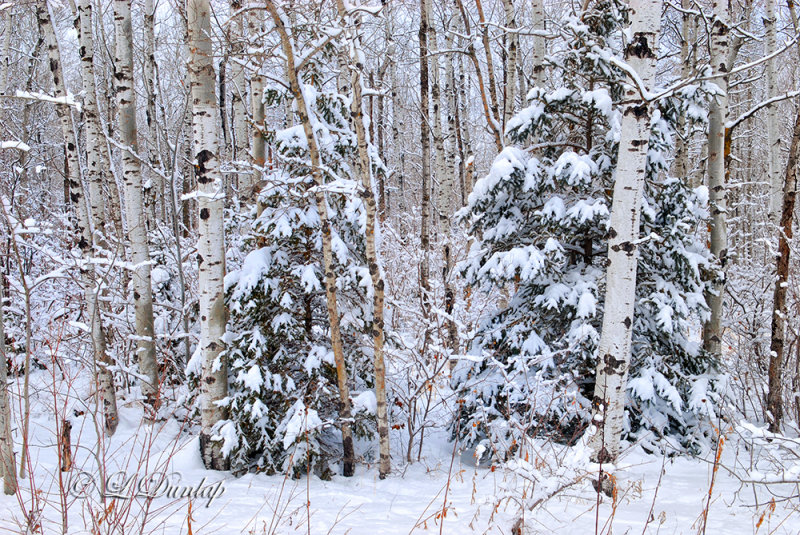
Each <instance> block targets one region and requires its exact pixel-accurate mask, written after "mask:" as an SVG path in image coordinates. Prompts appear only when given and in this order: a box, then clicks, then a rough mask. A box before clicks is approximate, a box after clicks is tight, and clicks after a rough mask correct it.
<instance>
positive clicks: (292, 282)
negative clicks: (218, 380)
mask: <svg viewBox="0 0 800 535" xmlns="http://www.w3.org/2000/svg"><path fill="white" fill-rule="evenodd" d="M321 69H322V65H319V64H315V65H313V66H312V67H311V69H310V70H309V71H307V72H306V74H305V76H304V78H305V79H304V95H305V100H306V104H307V106H308V108H309V112H310V113H309V115H310V119H311V122H312V124H313V126H314V133H315V136H316V139H317V141H318V145H319V149H320V157H321V160H322V164H323V166H324V168H325V171H326V177H325V180H326V184H325V190H326V198H327V203H328V217H329V221H330V224H331V227H332V228H331V230H332V236H333V253H334V255H333V256H334V268H335V271H336V280H337V298H338V305H339V310H340V313H341V332H342V338H343V342H344V343H343V346H344V352H345V357H346V362H347V374H348V378H349V386H350V389H351V394H352V397H353V398H354V399H355V403H354V405H355V406H354V418H355V427H354V429H355V432H356V434H357V435H360V436H366V435H367V434H372V433H373V432H374V423H373V417H372V415H373V414H374V411H375V397H374V393H373V392H372V390H371V388H372V387H373V384H372V381H373V379H372V377H373V368H372V366H373V364H372V355H371V350H370V351H366V350H365V349H366V348H367V347H369V346H370V345H371V338H370V334H369V332H370V326H371V322H372V312H371V306H370V303H371V302H372V286H371V283H370V273H369V270H368V268H367V262H366V256H365V255H366V249H365V238H364V233H365V230H366V212H365V208H364V204H363V202H362V200H361V198H360V196H359V194H358V192H359V187H360V184H359V182H358V175H357V174H356V173H355V170H354V169H353V167H352V165H353V163H354V162H355V158H356V157H357V153H356V151H357V140H356V136H355V133H354V132H353V131H352V130H351V129H350V125H349V120H348V116H349V113H350V111H349V110H350V102H349V100H348V99H347V98H345V97H344V96H342V95H341V94H339V93H337V92H336V89H335V87H333V85H334V84H335V79H333V80H332V82H333V83H331V84H330V85H327V84H326V85H325V86H320V85H318V82H319V80H323V79H326V77H325V76H322V75H321V72H320V70H321ZM327 79H331V77H327ZM266 96H267V103H268V105H276V106H279V105H282V104H280V101H282V100H285V99H286V98H290V97H288V96H287V95H286V94H284V90H283V89H281V88H278V89H268V90H267V91H266ZM273 141H274V145H275V150H276V156H277V164H278V165H277V169H276V170H275V171H273V172H271V173H268V174H267V175H266V176H265V178H264V180H265V186H264V188H263V190H262V191H261V193H260V197H259V205H260V206H261V207H262V208H263V212H262V213H261V215H260V216H259V217H258V218H257V219H256V221H255V222H254V223H253V226H252V235H251V240H250V241H251V244H252V245H253V246H254V247H255V250H253V251H252V252H251V253H250V254H248V256H247V257H246V258H245V260H244V262H243V265H242V268H241V269H239V270H238V271H235V272H232V273H231V274H230V275H229V276H228V278H227V279H226V287H227V295H228V302H229V306H230V313H231V326H230V329H231V333H229V338H230V345H229V350H228V351H229V353H228V354H229V359H230V362H231V367H230V385H231V386H230V388H231V394H230V418H231V423H232V425H233V426H234V430H235V437H232V438H231V440H230V444H229V446H228V448H229V450H230V455H231V462H232V467H233V469H234V470H246V469H252V468H256V469H259V470H266V471H267V472H274V471H284V470H287V469H293V470H294V472H295V473H299V472H302V471H305V470H307V469H308V468H309V467H311V469H312V470H314V471H315V472H317V473H318V474H320V475H322V476H323V477H325V476H329V475H330V474H331V468H330V466H329V465H330V462H331V461H335V460H337V459H338V458H340V457H341V447H342V444H341V435H340V433H339V432H338V430H337V427H338V421H339V417H340V416H339V410H340V406H341V402H340V399H339V392H338V390H337V375H336V367H335V362H334V355H333V352H332V347H331V340H330V333H329V321H328V314H327V312H326V294H325V286H324V280H325V277H324V274H323V258H322V229H321V225H320V219H319V215H318V210H317V205H316V203H315V199H314V194H313V189H312V188H313V187H314V179H313V177H312V174H311V164H310V159H309V154H308V145H307V143H306V137H305V134H304V132H303V127H302V126H301V125H297V126H294V127H291V128H287V129H284V130H281V131H278V132H275V133H274V137H273ZM370 154H371V155H374V154H375V151H374V150H370ZM374 165H379V164H377V163H374Z"/></svg>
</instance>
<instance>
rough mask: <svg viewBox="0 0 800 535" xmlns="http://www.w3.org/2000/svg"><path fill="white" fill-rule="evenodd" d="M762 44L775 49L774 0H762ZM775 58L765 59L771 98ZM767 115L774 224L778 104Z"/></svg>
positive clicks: (777, 181) (778, 189) (776, 217)
mask: <svg viewBox="0 0 800 535" xmlns="http://www.w3.org/2000/svg"><path fill="white" fill-rule="evenodd" d="M764 9H765V15H766V16H765V17H764V19H763V20H764V30H765V35H764V45H765V48H766V50H765V51H764V52H765V53H766V54H771V53H773V52H775V50H776V49H777V45H776V42H777V38H776V28H775V26H776V22H777V20H776V18H775V0H764ZM777 61H778V60H777V58H772V59H770V60H769V61H767V65H766V82H767V98H768V99H770V98H773V97H775V96H776V95H777V94H778V90H777V83H776V79H775V78H776V73H775V66H776V63H777ZM766 112H767V113H766V115H767V150H768V154H769V157H768V160H767V173H768V176H769V178H768V180H769V184H770V196H769V217H770V221H772V223H774V224H778V223H780V219H781V217H782V215H781V204H782V202H783V199H782V197H783V194H782V193H783V192H782V190H781V187H782V184H781V176H780V159H781V142H780V139H779V137H778V124H779V123H778V105H777V104H770V105H769V106H767V109H766Z"/></svg>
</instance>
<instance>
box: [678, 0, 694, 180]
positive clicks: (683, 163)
mask: <svg viewBox="0 0 800 535" xmlns="http://www.w3.org/2000/svg"><path fill="white" fill-rule="evenodd" d="M691 6H692V2H691V0H681V7H682V8H683V9H685V10H687V11H688V10H689V9H690V8H691ZM682 17H683V20H682V23H681V36H680V37H681V79H683V80H686V79H687V78H688V77H689V74H690V72H691V67H692V65H691V54H690V47H689V42H690V41H691V40H692V34H691V29H692V25H691V20H692V19H693V18H694V17H692V15H691V14H690V13H682ZM687 135H688V132H687V131H686V115H685V114H681V116H680V118H679V119H678V131H677V133H676V136H675V175H676V176H677V177H678V178H680V179H681V180H686V179H688V178H689V177H688V173H689V143H688V139H687V137H686V136H687Z"/></svg>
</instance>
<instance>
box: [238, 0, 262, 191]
mask: <svg viewBox="0 0 800 535" xmlns="http://www.w3.org/2000/svg"><path fill="white" fill-rule="evenodd" d="M259 5H260V2H259V1H258V0H250V3H249V5H248V7H249V8H250V10H249V11H248V14H247V27H248V33H249V38H250V42H251V43H255V42H257V41H256V40H257V39H258V38H260V36H261V35H262V34H263V33H264V27H263V26H264V25H263V22H262V12H261V11H259V7H258V6H259ZM262 60H263V57H262V54H260V53H256V54H254V55H251V62H252V70H253V73H252V75H251V76H250V106H251V115H252V121H253V124H252V126H251V129H252V130H251V132H252V143H251V151H252V153H251V161H252V164H253V173H252V175H251V177H250V179H249V180H246V181H245V182H244V183H243V184H240V186H239V187H240V188H241V189H242V190H243V191H244V192H245V198H249V197H250V196H251V195H253V193H254V192H253V188H255V187H257V186H258V184H259V183H260V182H261V173H262V172H263V169H264V164H265V163H266V161H267V156H266V145H265V143H264V128H265V124H264V76H263V74H262V72H261V68H262Z"/></svg>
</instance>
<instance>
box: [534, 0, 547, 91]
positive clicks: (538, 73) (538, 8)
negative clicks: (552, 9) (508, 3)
mask: <svg viewBox="0 0 800 535" xmlns="http://www.w3.org/2000/svg"><path fill="white" fill-rule="evenodd" d="M532 7H533V29H534V31H536V32H544V20H545V19H544V0H533V4H532ZM546 47H547V41H546V40H545V38H544V37H543V36H541V35H536V36H534V37H533V50H532V51H531V61H532V63H533V83H534V85H535V86H536V87H544V84H545V70H544V56H545V54H546V53H547V48H546Z"/></svg>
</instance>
